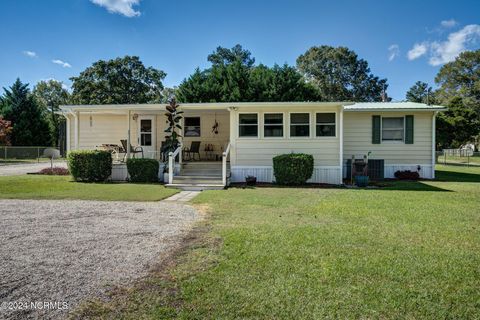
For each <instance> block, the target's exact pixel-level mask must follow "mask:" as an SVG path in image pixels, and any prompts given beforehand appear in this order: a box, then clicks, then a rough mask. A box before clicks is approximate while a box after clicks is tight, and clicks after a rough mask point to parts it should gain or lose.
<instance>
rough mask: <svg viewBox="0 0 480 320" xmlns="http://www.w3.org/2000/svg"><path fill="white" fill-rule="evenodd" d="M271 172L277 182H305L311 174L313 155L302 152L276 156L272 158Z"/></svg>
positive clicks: (299, 183)
mask: <svg viewBox="0 0 480 320" xmlns="http://www.w3.org/2000/svg"><path fill="white" fill-rule="evenodd" d="M273 174H274V176H275V181H276V182H277V183H278V184H283V185H301V184H305V183H306V182H307V180H308V179H310V178H311V176H312V174H313V156H312V155H310V154H304V153H291V154H282V155H279V156H276V157H274V158H273Z"/></svg>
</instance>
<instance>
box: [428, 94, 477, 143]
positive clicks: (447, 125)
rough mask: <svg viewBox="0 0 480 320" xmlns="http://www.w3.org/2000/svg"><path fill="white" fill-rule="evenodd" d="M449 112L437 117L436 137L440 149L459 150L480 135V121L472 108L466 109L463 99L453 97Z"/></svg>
mask: <svg viewBox="0 0 480 320" xmlns="http://www.w3.org/2000/svg"><path fill="white" fill-rule="evenodd" d="M447 107H448V110H447V111H445V112H442V113H440V114H439V115H438V116H437V122H436V137H437V141H436V143H437V147H438V148H441V149H443V148H458V147H460V146H461V145H463V144H465V143H466V142H472V141H473V138H474V137H475V136H477V135H478V134H479V133H480V120H479V119H478V115H477V114H476V112H475V111H474V110H473V109H471V108H466V107H465V104H464V102H463V98H461V97H453V98H451V99H450V100H449V102H448V104H447Z"/></svg>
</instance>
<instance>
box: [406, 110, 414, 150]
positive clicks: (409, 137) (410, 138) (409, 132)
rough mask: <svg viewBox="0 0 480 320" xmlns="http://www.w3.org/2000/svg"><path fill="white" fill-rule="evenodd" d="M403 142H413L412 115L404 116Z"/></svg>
mask: <svg viewBox="0 0 480 320" xmlns="http://www.w3.org/2000/svg"><path fill="white" fill-rule="evenodd" d="M405 143H406V144H413V116H405Z"/></svg>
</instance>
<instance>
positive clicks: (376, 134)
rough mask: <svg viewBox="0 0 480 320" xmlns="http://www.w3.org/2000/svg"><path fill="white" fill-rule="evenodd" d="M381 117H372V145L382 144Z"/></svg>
mask: <svg viewBox="0 0 480 320" xmlns="http://www.w3.org/2000/svg"><path fill="white" fill-rule="evenodd" d="M380 121H381V119H380V116H372V143H373V144H380V134H381V132H380V130H381V128H380Z"/></svg>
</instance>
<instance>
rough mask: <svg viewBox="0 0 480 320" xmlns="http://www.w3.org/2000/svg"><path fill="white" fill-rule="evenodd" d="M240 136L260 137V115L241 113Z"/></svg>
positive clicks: (239, 117) (239, 121)
mask: <svg viewBox="0 0 480 320" xmlns="http://www.w3.org/2000/svg"><path fill="white" fill-rule="evenodd" d="M238 136H239V137H258V114H256V113H240V114H239V115H238Z"/></svg>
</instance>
